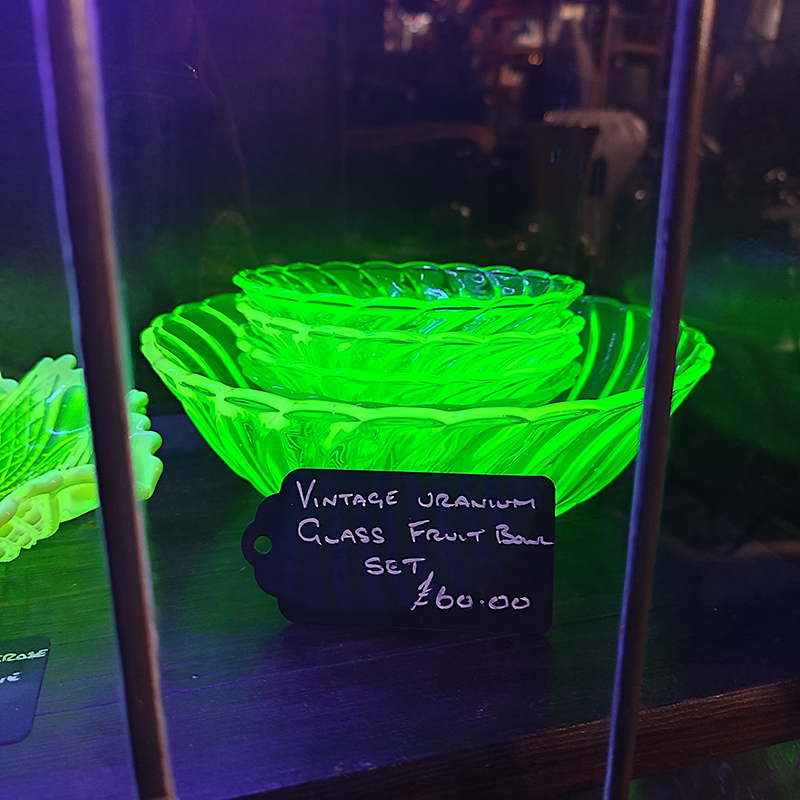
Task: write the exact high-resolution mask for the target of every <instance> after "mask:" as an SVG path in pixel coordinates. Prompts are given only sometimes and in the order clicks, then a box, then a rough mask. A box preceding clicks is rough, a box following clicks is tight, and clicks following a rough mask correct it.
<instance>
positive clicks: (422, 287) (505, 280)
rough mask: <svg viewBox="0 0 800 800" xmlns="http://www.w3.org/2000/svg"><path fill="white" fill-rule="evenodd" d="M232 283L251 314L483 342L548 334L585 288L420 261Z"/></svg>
mask: <svg viewBox="0 0 800 800" xmlns="http://www.w3.org/2000/svg"><path fill="white" fill-rule="evenodd" d="M233 281H234V283H235V284H236V285H237V286H239V287H241V288H242V289H243V290H244V293H245V295H246V297H247V299H248V301H249V302H250V303H251V304H252V306H253V307H254V308H255V309H258V310H260V311H262V312H263V313H265V314H267V315H268V316H270V317H280V318H284V319H294V320H297V321H298V322H302V323H305V324H306V325H311V326H320V325H335V326H341V327H349V328H356V329H358V330H362V331H386V330H405V331H417V332H419V333H432V332H434V331H435V332H437V333H445V332H448V331H460V332H463V333H475V334H478V335H482V336H487V335H489V334H495V333H500V332H502V331H512V330H515V331H528V332H535V331H538V330H542V329H545V328H549V327H550V326H551V323H552V320H553V317H554V315H558V314H559V313H560V312H562V311H565V310H566V309H567V308H568V306H569V304H570V303H571V302H572V301H573V300H575V299H576V298H578V297H579V296H580V295H581V293H582V292H583V288H584V286H583V284H582V283H581V282H580V281H576V280H574V279H573V278H569V277H567V276H564V275H550V274H548V273H546V272H540V271H538V270H527V271H525V272H519V271H517V270H516V269H514V268H513V267H486V268H480V267H475V266H473V265H470V264H443V265H439V264H428V263H425V262H422V261H414V262H409V263H407V264H390V263H388V262H385V261H369V262H367V263H365V264H363V265H358V264H350V263H348V262H344V261H331V262H328V263H326V264H321V265H319V266H317V265H314V264H304V263H297V264H289V265H288V266H286V267H260V268H259V269H255V270H245V271H244V272H241V273H239V274H238V275H236V276H235V277H234V279H233Z"/></svg>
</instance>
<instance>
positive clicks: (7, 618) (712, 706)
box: [0, 417, 800, 800]
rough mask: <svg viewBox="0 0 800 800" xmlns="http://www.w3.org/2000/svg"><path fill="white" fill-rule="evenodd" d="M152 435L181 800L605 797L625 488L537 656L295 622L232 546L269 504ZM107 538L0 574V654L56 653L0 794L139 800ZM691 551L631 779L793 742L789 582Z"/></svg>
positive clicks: (515, 644)
mask: <svg viewBox="0 0 800 800" xmlns="http://www.w3.org/2000/svg"><path fill="white" fill-rule="evenodd" d="M154 427H155V428H156V429H158V430H160V431H161V432H162V434H163V435H164V438H165V442H166V445H165V448H164V450H163V459H164V462H165V472H164V476H163V477H162V480H161V484H160V486H159V488H158V490H157V492H156V494H155V496H154V497H153V499H152V500H151V501H150V502H149V504H148V516H149V520H150V524H149V528H150V540H151V559H152V566H153V573H154V588H155V596H156V600H157V604H158V624H159V634H160V642H161V658H162V671H163V694H164V703H165V710H166V714H167V722H168V726H169V734H170V742H171V747H172V758H173V766H174V770H175V775H176V781H177V788H178V794H179V796H180V797H181V799H182V800H230V799H231V798H241V797H260V796H262V795H263V794H264V793H265V792H272V795H270V796H274V797H276V798H306V797H307V798H312V797H313V798H342V799H343V800H344V798H365V800H366V798H375V797H381V798H382V799H383V798H398V799H399V798H401V797H407V796H409V795H411V796H414V797H418V798H430V800H433V799H434V798H442V799H444V798H456V797H458V798H476V799H477V798H478V797H486V796H492V795H493V796H504V797H528V798H535V797H544V796H552V794H553V793H554V792H556V791H562V790H563V791H566V790H573V789H578V788H581V787H586V786H590V785H594V784H596V783H597V782H598V781H599V780H601V779H602V770H603V764H604V758H605V747H606V735H607V734H606V732H607V726H608V723H607V720H606V719H605V718H606V716H607V714H608V709H609V707H610V694H611V679H612V674H613V667H614V655H615V647H616V632H617V624H618V618H617V613H618V607H619V598H620V592H621V584H622V576H623V572H624V553H625V542H626V533H627V531H626V513H625V508H626V506H627V503H628V502H629V499H628V498H629V497H630V481H629V476H623V477H622V478H621V479H619V480H618V481H617V482H615V484H613V485H612V486H611V487H609V488H608V489H607V490H605V491H604V492H603V493H601V494H600V495H598V496H597V497H596V498H594V499H593V500H591V501H589V502H588V503H585V504H583V505H582V506H579V507H578V508H576V509H574V510H573V511H572V512H570V513H568V514H566V515H564V516H563V517H561V518H559V520H558V523H557V549H556V553H557V555H556V587H555V599H556V613H555V623H554V626H553V629H552V630H551V632H550V633H549V634H548V635H547V636H545V637H522V636H501V635H491V634H462V633H449V632H435V631H409V630H362V629H343V628H335V627H324V626H300V625H292V624H290V623H288V622H286V620H284V619H283V617H282V616H281V615H280V614H279V612H278V610H277V608H276V604H275V601H274V600H273V599H272V598H270V597H268V596H267V595H265V594H264V593H263V592H261V591H260V590H259V589H258V588H257V586H256V584H255V582H254V580H253V576H252V571H251V569H250V567H249V565H247V564H246V563H245V561H244V559H243V557H242V555H241V552H240V549H239V540H240V537H241V533H242V531H243V529H244V527H245V525H246V524H247V523H248V522H249V521H250V520H251V518H252V516H253V515H254V513H255V510H256V507H257V505H258V503H259V500H260V498H259V497H258V495H257V494H256V492H255V491H254V490H253V489H252V488H251V487H250V486H249V485H248V484H246V483H245V482H244V481H241V480H240V479H238V478H236V477H235V476H234V475H233V474H232V473H231V472H230V471H229V470H228V469H227V467H225V466H224V465H223V464H222V463H221V462H220V461H219V460H218V459H217V458H216V456H214V455H213V454H212V453H211V452H210V451H209V450H208V449H207V448H206V447H205V446H204V445H203V443H202V440H200V439H199V436H197V434H195V433H194V432H193V429H192V428H191V426H190V425H189V424H188V423H187V421H186V420H185V418H183V417H175V418H161V419H156V420H155V422H154ZM686 524H687V525H690V524H691V519H688V520H687V521H686ZM668 541H669V540H668ZM100 542H101V540H100V536H99V533H98V530H97V527H96V523H95V521H94V519H93V518H92V517H84V518H81V519H79V520H75V521H74V522H72V523H68V524H66V525H64V526H63V527H62V529H61V530H60V531H59V532H58V533H57V534H56V535H55V536H54V537H52V538H51V539H49V540H46V541H43V542H40V543H39V544H38V545H37V546H36V547H35V548H34V549H33V550H32V551H30V552H26V553H23V554H22V556H21V557H20V558H19V559H17V560H16V561H14V562H11V563H10V564H3V565H0V587H1V588H0V613H2V628H3V638H12V637H13V636H16V635H25V634H34V633H42V634H45V635H49V636H50V637H51V639H52V643H53V645H52V653H51V659H50V663H49V664H48V668H47V673H46V675H45V680H44V686H43V689H42V695H41V698H40V702H39V708H38V713H37V718H36V721H35V724H34V730H33V733H32V734H31V736H30V737H28V738H27V739H26V740H24V741H22V742H20V743H18V744H16V745H10V746H6V747H2V748H0V796H4V797H5V796H9V797H14V798H15V800H28V798H36V800H39V798H46V797H58V798H60V800H72V798H75V800H78V798H81V799H82V798H85V797H87V796H98V797H103V798H104V800H116V798H126V799H127V798H130V797H131V796H132V784H131V777H130V776H131V772H130V766H129V762H128V757H127V750H126V742H125V735H124V727H123V720H122V714H121V709H120V705H119V699H118V674H117V671H116V658H115V653H114V647H115V644H114V638H113V631H112V627H111V617H110V611H109V599H108V594H107V588H106V577H105V571H104V566H103V561H102V548H101V544H100ZM692 552H693V553H695V556H696V557H687V553H686V548H685V547H683V546H672V547H669V546H664V547H663V548H662V551H661V553H660V555H659V562H658V575H657V581H656V591H655V595H654V604H653V613H652V622H651V637H650V645H649V651H648V661H647V667H646V673H645V679H644V691H643V704H644V706H645V707H646V708H648V709H649V710H647V711H644V712H643V713H642V717H641V720H642V722H641V724H642V734H641V737H640V741H639V749H638V751H637V770H638V772H639V773H640V774H645V773H654V772H658V771H660V770H666V769H674V768H677V767H679V766H682V765H685V764H688V763H693V762H697V761H700V760H703V759H706V758H712V757H716V756H721V755H726V754H729V753H732V752H735V751H737V750H739V751H740V750H746V749H752V748H757V747H762V746H766V745H769V744H773V743H776V742H779V741H785V740H788V739H792V738H795V737H799V736H800V721H798V720H797V717H796V715H795V714H793V713H790V712H791V711H792V709H793V708H794V707H796V705H795V704H796V703H797V701H798V700H800V680H798V678H800V636H799V635H798V634H800V620H798V615H797V614H796V607H797V606H796V604H797V601H798V587H800V581H798V577H800V569H799V568H798V567H797V566H796V565H795V564H793V563H791V562H789V561H787V560H785V559H783V558H780V557H778V556H776V555H774V554H773V553H772V552H771V551H769V550H767V549H766V548H764V547H763V546H761V545H758V544H757V543H751V546H749V549H748V553H749V554H750V556H753V554H757V555H755V556H754V557H752V558H743V557H739V556H737V555H735V554H732V555H731V556H719V555H714V556H707V555H705V554H703V553H700V554H697V553H696V552H695V551H692Z"/></svg>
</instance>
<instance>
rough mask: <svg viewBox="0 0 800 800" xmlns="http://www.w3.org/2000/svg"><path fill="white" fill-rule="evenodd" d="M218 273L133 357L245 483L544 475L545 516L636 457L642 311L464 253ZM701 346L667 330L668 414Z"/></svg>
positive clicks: (695, 370) (262, 487) (643, 356)
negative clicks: (209, 288) (222, 277)
mask: <svg viewBox="0 0 800 800" xmlns="http://www.w3.org/2000/svg"><path fill="white" fill-rule="evenodd" d="M234 282H235V283H236V284H237V286H238V287H239V289H240V290H241V291H240V292H239V293H237V294H226V295H218V296H216V297H212V298H210V299H208V300H205V301H204V302H200V303H191V304H188V305H183V306H180V307H179V308H177V309H175V311H173V312H172V313H169V314H165V315H163V316H160V317H158V318H157V319H156V320H154V321H153V323H152V324H151V325H150V327H148V328H147V329H146V330H145V331H144V332H143V333H142V351H143V353H144V355H145V356H146V358H147V359H148V360H149V362H150V364H151V365H152V366H153V368H154V369H155V371H156V372H157V373H158V375H159V376H160V377H161V379H162V380H163V381H164V383H165V384H166V385H167V386H168V387H169V389H170V390H171V391H172V392H173V393H174V394H175V395H176V397H177V398H178V399H179V400H180V402H181V403H182V404H183V406H184V408H185V410H186V412H187V414H188V415H189V417H190V418H191V419H192V420H193V421H194V423H195V425H197V427H198V428H199V430H200V431H201V432H202V434H203V435H204V437H205V438H206V439H207V441H208V442H209V444H210V445H211V447H212V448H213V449H214V450H215V451H216V452H217V453H218V454H219V455H220V456H221V457H222V458H223V460H225V461H226V462H227V463H228V465H229V466H230V467H231V468H232V469H233V470H234V471H235V472H236V473H238V474H239V475H240V476H242V477H243V478H246V479H247V480H249V481H250V482H251V483H252V484H253V485H254V486H255V487H256V488H257V489H258V490H259V491H260V492H262V493H263V494H272V493H275V492H277V491H278V490H279V489H280V486H281V483H282V481H283V479H284V477H285V476H286V475H287V474H288V473H289V472H291V471H292V470H294V469H299V468H326V469H363V470H399V471H408V472H460V473H475V474H509V475H545V476H547V477H549V478H550V479H551V480H553V482H554V483H555V486H556V500H557V506H556V512H557V513H559V514H560V513H563V512H565V511H567V510H568V509H569V508H572V507H573V506H575V505H576V504H578V503H580V502H582V501H584V500H586V499H588V498H589V497H591V496H592V495H594V494H595V493H596V492H598V491H599V490H600V489H602V488H603V487H604V486H606V485H607V484H608V483H609V482H610V481H611V480H613V478H615V477H616V476H617V475H618V474H619V473H620V472H621V471H622V470H623V469H624V468H625V466H627V464H628V463H630V461H631V460H632V458H633V457H634V455H635V453H636V448H637V441H638V431H639V423H640V419H641V411H642V400H643V396H644V375H645V367H646V361H647V350H648V340H649V324H650V315H649V311H648V310H647V309H644V308H638V307H631V306H625V305H622V304H620V303H618V302H616V301H614V300H610V299H607V298H602V297H591V296H585V295H583V288H584V287H583V284H581V283H580V282H579V281H576V280H574V279H572V278H569V277H565V276H558V275H548V274H546V273H543V272H539V271H533V270H531V271H524V272H520V271H518V270H516V269H513V268H511V267H487V268H480V267H476V266H472V265H466V264H445V265H437V264H430V263H422V262H414V263H408V264H390V263H386V262H368V263H366V264H361V265H356V264H350V263H345V262H330V263H327V264H322V265H313V264H290V265H288V266H270V267H262V268H260V269H257V270H249V271H245V272H242V273H240V274H239V275H237V276H236V277H235V278H234ZM712 357H713V349H712V348H711V346H710V345H709V344H708V343H707V342H706V340H705V337H704V336H703V335H702V334H701V333H700V332H699V331H696V330H694V329H692V328H689V327H686V326H682V327H681V331H680V339H679V345H678V352H677V369H676V373H675V385H674V394H673V408H675V407H676V406H677V405H679V404H680V403H681V402H682V401H683V400H684V399H685V398H686V396H687V395H688V393H689V392H690V391H691V389H692V387H693V386H694V385H695V384H696V383H697V381H698V380H699V379H700V378H701V377H702V375H703V374H704V373H705V372H707V371H708V369H709V368H710V365H711V359H712Z"/></svg>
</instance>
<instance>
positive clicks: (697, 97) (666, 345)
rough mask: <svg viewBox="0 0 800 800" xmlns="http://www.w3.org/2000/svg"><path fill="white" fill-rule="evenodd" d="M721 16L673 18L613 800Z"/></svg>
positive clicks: (646, 594) (638, 655)
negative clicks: (715, 21)
mask: <svg viewBox="0 0 800 800" xmlns="http://www.w3.org/2000/svg"><path fill="white" fill-rule="evenodd" d="M715 7H716V0H679V3H678V7H677V12H676V16H675V39H674V45H673V52H672V68H671V73H670V90H669V102H668V108H667V129H666V134H665V141H664V164H663V168H662V173H661V196H660V198H659V210H658V230H657V233H656V252H655V264H654V269H653V295H652V303H653V315H652V320H651V326H650V356H649V361H648V365H647V375H646V381H645V396H644V409H643V414H642V428H641V434H640V440H639V455H638V458H637V461H636V478H635V483H634V489H633V503H632V508H631V520H630V529H629V534H628V557H627V564H626V572H625V587H624V590H623V597H622V617H621V620H620V628H619V638H618V641H617V665H616V674H615V676H614V696H613V701H612V712H611V736H610V739H609V746H608V763H607V766H606V780H605V792H604V798H605V800H626V799H627V797H628V791H629V787H630V780H631V774H632V770H633V751H634V744H635V741H636V725H637V722H638V716H639V697H640V692H641V683H642V671H643V668H644V655H645V645H646V641H647V622H648V615H649V610H650V598H651V593H652V586H653V571H654V566H655V557H656V544H657V539H658V530H659V521H660V518H661V506H662V497H663V490H664V474H665V471H666V461H667V444H668V437H669V415H670V405H671V402H672V388H673V381H674V376H675V351H676V348H677V343H678V324H679V321H680V314H681V304H682V300H683V288H684V282H685V274H686V261H687V257H688V253H689V243H690V240H691V232H692V223H693V220H694V201H695V190H696V184H697V169H698V149H699V145H700V132H701V126H702V122H703V102H704V98H705V89H706V79H707V74H708V62H709V49H710V46H711V30H712V24H713V19H714V11H715Z"/></svg>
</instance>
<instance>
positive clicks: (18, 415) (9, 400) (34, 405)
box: [0, 356, 162, 562]
mask: <svg viewBox="0 0 800 800" xmlns="http://www.w3.org/2000/svg"><path fill="white" fill-rule="evenodd" d="M75 364H76V361H75V357H74V356H62V357H61V358H58V359H56V360H55V361H54V360H53V359H51V358H45V359H42V361H40V362H39V363H38V364H37V365H36V366H35V367H34V368H33V369H32V370H31V371H30V372H29V373H28V374H27V375H26V376H25V377H24V378H23V379H22V380H21V381H20V382H19V383H17V382H16V381H12V380H8V379H3V378H0V432H1V433H2V439H0V441H2V447H0V562H2V561H11V560H12V559H14V558H16V557H17V556H18V555H19V553H20V550H22V549H28V548H30V547H32V546H33V545H34V544H36V542H37V541H39V539H44V538H46V537H48V536H52V535H53V534H54V533H55V532H56V531H57V530H58V526H59V524H60V523H62V522H65V521H67V520H70V519H74V518H75V517H78V516H80V515H81V514H85V513H87V512H88V511H91V510H92V509H94V508H97V506H98V504H99V503H98V497H97V485H96V476H95V470H94V466H93V465H92V463H91V462H92V457H93V453H92V438H91V431H90V428H89V416H88V408H87V401H86V389H85V387H84V383H83V370H80V369H76V368H75ZM146 407H147V395H146V394H144V392H138V391H132V392H130V393H129V395H128V410H129V413H130V443H131V455H132V458H133V466H134V472H135V478H136V491H137V494H138V495H139V497H140V498H142V499H146V498H148V497H150V495H151V494H152V493H153V490H154V489H155V485H156V482H157V481H158V478H159V476H160V475H161V469H162V464H161V461H160V460H159V459H158V458H156V456H155V455H154V453H155V451H156V450H157V449H158V448H159V447H160V445H161V437H160V436H159V435H158V434H157V433H155V432H154V431H151V430H150V420H149V419H148V418H147V416H146V415H145V409H146Z"/></svg>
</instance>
